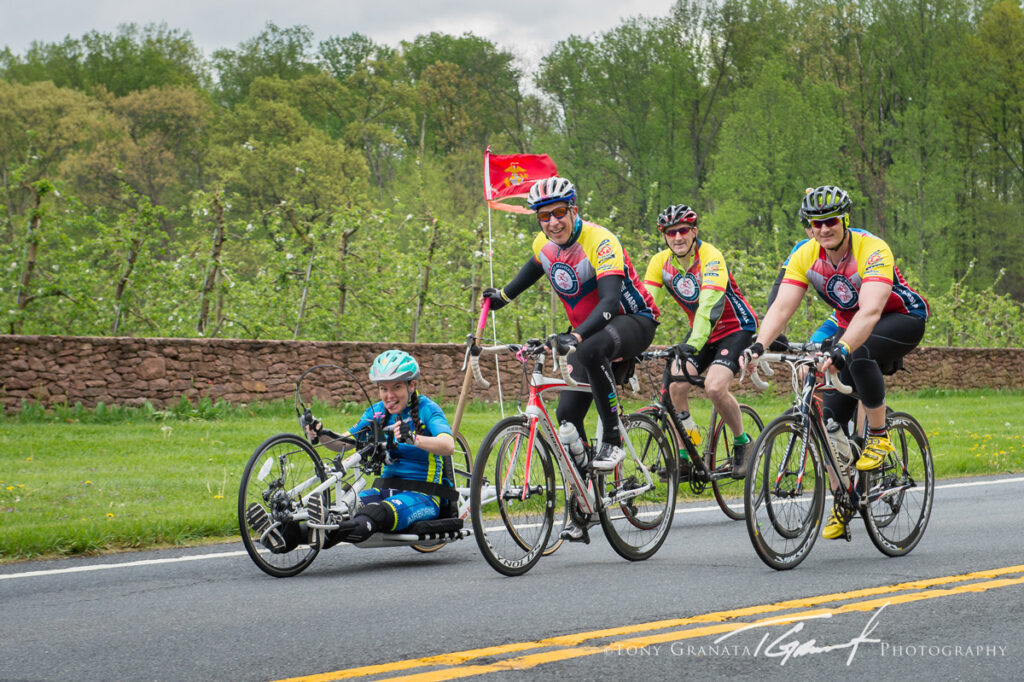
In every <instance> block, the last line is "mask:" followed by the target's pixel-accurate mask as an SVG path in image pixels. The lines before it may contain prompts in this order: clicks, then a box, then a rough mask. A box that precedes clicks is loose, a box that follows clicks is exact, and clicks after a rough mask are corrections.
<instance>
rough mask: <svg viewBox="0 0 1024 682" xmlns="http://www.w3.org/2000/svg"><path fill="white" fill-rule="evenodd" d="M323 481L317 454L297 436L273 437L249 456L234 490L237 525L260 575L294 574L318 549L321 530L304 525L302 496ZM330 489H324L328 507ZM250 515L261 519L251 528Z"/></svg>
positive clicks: (325, 502)
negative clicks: (261, 573) (261, 520)
mask: <svg viewBox="0 0 1024 682" xmlns="http://www.w3.org/2000/svg"><path fill="white" fill-rule="evenodd" d="M324 480H326V475H325V474H324V467H323V463H322V462H321V461H320V456H319V455H317V453H316V450H314V449H313V447H312V446H311V445H310V444H309V443H308V442H307V441H306V440H305V439H304V438H303V437H302V436H297V435H294V434H290V433H282V434H278V435H276V436H272V437H270V438H268V439H267V440H265V441H264V442H263V443H262V444H261V445H260V446H259V447H258V448H256V451H255V452H254V453H253V454H252V456H251V457H250V458H249V461H248V463H247V464H246V465H245V470H244V472H243V473H242V482H241V485H240V486H239V489H238V527H239V530H240V531H241V533H242V544H243V545H244V546H245V551H246V552H247V553H248V554H249V558H251V559H252V561H253V563H255V564H256V566H257V567H259V569H260V570H262V571H263V572H264V573H267V574H269V575H272V576H274V577H275V578H287V577H290V576H293V575H298V574H299V573H301V572H302V571H303V570H305V569H306V567H307V566H309V565H310V564H311V563H312V562H313V559H315V558H316V555H317V554H318V553H319V552H320V542H321V534H320V533H311V532H310V531H309V530H308V529H307V528H306V524H305V518H306V509H305V502H304V499H303V498H304V496H306V495H308V493H309V492H311V491H312V490H313V489H314V488H316V487H317V486H318V485H320V483H322V482H323V481H324ZM330 493H331V491H330V490H324V491H323V495H324V504H325V505H328V506H330ZM252 519H263V520H264V523H263V524H258V526H261V527H254V524H253V521H252ZM262 526H266V527H262ZM261 539H262V540H261Z"/></svg>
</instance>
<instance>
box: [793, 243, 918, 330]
mask: <svg viewBox="0 0 1024 682" xmlns="http://www.w3.org/2000/svg"><path fill="white" fill-rule="evenodd" d="M782 281H783V282H786V283H789V284H795V285H797V286H799V287H803V288H804V289H806V288H807V287H808V286H813V287H814V290H815V291H817V292H818V295H819V296H821V298H822V300H824V301H825V303H827V304H828V305H830V306H831V307H832V308H834V309H835V311H836V318H837V319H838V320H839V327H840V329H846V327H847V326H848V325H849V324H850V320H852V319H853V316H854V315H855V314H856V313H857V311H858V310H859V309H860V287H861V285H862V284H863V283H864V282H885V283H887V284H891V285H892V293H890V294H889V300H888V301H886V304H885V308H884V309H883V311H882V312H883V313H904V314H908V315H916V316H917V317H920V318H921V319H922V320H927V319H928V301H926V300H925V299H924V297H923V296H921V294H919V293H917V292H916V291H915V290H914V289H912V288H911V287H910V285H908V284H907V281H906V280H905V279H904V278H903V273H901V272H900V270H899V268H898V267H896V262H895V259H894V258H893V255H892V250H890V249H889V245H888V244H886V243H885V242H884V241H882V240H881V239H879V238H878V237H876V236H874V235H872V234H870V233H867V232H855V231H853V230H851V231H850V250H849V252H848V253H847V254H846V255H845V256H843V260H841V261H840V262H839V265H838V266H833V265H832V263H831V261H829V259H828V256H827V255H826V253H825V248H824V247H823V246H821V244H819V243H818V242H816V241H814V240H813V239H812V240H810V241H808V242H807V243H806V244H804V245H803V246H801V247H800V248H798V249H797V250H796V251H794V252H793V253H792V254H791V255H790V257H789V263H788V264H787V265H786V274H785V275H784V276H783V278H782Z"/></svg>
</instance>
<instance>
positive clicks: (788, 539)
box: [743, 344, 935, 570]
mask: <svg viewBox="0 0 1024 682" xmlns="http://www.w3.org/2000/svg"><path fill="white" fill-rule="evenodd" d="M826 357H827V356H825V355H824V354H823V353H821V351H820V346H818V345H817V344H789V348H788V351H784V352H779V353H774V352H769V353H765V354H764V355H762V356H761V358H760V359H759V360H758V362H757V364H756V366H755V368H754V369H753V370H752V372H751V381H752V382H753V383H754V384H755V385H756V386H758V387H759V388H766V387H767V384H766V383H765V382H764V381H763V380H762V379H761V378H760V375H759V372H764V373H765V374H768V375H770V374H772V370H771V367H770V366H769V364H768V363H771V362H782V363H785V364H787V365H788V366H789V369H790V372H791V375H792V377H791V378H792V386H793V391H794V394H795V396H796V399H795V401H794V404H793V406H792V407H791V408H790V409H789V410H787V411H786V412H785V413H783V414H782V415H781V416H779V417H778V418H776V419H775V420H773V421H772V422H770V423H769V424H768V425H767V426H766V427H765V428H764V430H763V431H762V432H761V436H760V437H759V438H758V440H757V443H756V445H755V446H754V452H753V456H752V458H751V461H750V466H749V467H748V469H747V480H746V485H745V487H744V495H743V501H744V506H745V508H746V516H747V519H746V521H747V532H748V535H749V536H750V540H751V543H752V544H753V545H754V550H755V551H756V552H757V555H758V556H759V557H760V558H761V560H762V561H764V562H765V563H766V564H767V565H769V566H771V567H772V568H774V569H777V570H786V569H790V568H793V567H795V566H797V565H799V564H800V562H801V561H803V560H804V559H805V558H806V557H807V554H808V553H809V552H810V551H811V547H813V546H814V542H815V540H816V539H817V537H818V529H819V527H820V525H821V520H822V515H823V514H824V511H825V489H826V487H827V486H829V482H830V480H831V481H832V482H833V485H832V489H833V493H832V494H833V507H834V510H835V512H836V513H837V514H839V515H840V516H841V518H842V519H843V520H844V521H846V522H849V521H850V520H851V519H852V518H853V517H854V516H855V515H857V514H858V513H859V514H860V515H861V516H862V517H863V519H864V525H865V527H866V528H867V532H868V536H869V537H870V538H871V541H872V543H874V545H875V547H877V548H878V549H879V551H881V552H882V553H883V554H886V555H888V556H902V555H904V554H907V553H908V552H910V551H911V550H913V549H914V547H916V546H917V543H918V542H920V540H921V538H922V536H923V535H924V532H925V528H926V527H927V526H928V519H929V516H930V514H931V509H932V497H933V494H934V486H935V481H934V473H933V470H932V454H931V447H930V445H929V443H928V437H927V436H926V435H925V433H924V429H922V428H921V425H920V424H919V423H918V422H917V420H916V419H914V417H912V416H911V415H909V414H907V413H905V412H892V411H890V412H888V413H887V415H886V429H887V431H888V435H889V438H890V440H891V441H892V444H893V446H894V447H895V454H892V455H889V456H888V457H886V458H885V460H884V461H883V462H882V465H881V466H880V467H878V468H877V469H873V470H871V471H859V470H858V469H857V468H856V466H855V465H856V461H857V458H858V457H859V455H860V449H861V446H862V444H863V438H856V437H855V438H847V436H846V434H845V433H844V432H843V430H842V429H841V428H837V425H835V424H826V422H825V420H824V417H823V415H822V398H823V394H824V393H825V392H827V391H833V390H838V391H840V392H842V393H844V394H848V395H851V396H854V397H855V394H854V393H853V390H852V388H850V387H849V386H846V385H845V384H843V383H842V382H841V381H840V380H839V378H838V376H836V375H835V374H833V373H832V372H823V371H822V370H821V365H822V363H823V361H824V360H825V358H826ZM805 371H806V374H805ZM801 376H802V377H803V378H802V379H801ZM829 427H831V428H829ZM865 428H866V427H865ZM845 538H846V540H850V538H851V535H850V529H849V526H848V525H847V527H846V532H845Z"/></svg>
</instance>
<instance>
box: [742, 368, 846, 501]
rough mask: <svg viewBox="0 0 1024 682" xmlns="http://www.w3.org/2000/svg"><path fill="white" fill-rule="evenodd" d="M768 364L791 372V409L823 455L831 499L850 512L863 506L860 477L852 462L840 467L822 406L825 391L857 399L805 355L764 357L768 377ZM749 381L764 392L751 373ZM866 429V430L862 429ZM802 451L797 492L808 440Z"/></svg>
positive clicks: (788, 454) (782, 466) (782, 464)
mask: <svg viewBox="0 0 1024 682" xmlns="http://www.w3.org/2000/svg"><path fill="white" fill-rule="evenodd" d="M769 362H784V363H786V364H787V365H789V367H790V370H791V371H792V374H793V387H794V390H795V392H796V394H797V399H796V401H795V403H794V406H795V407H796V408H797V409H798V411H799V413H800V416H801V419H802V421H803V429H804V431H805V432H806V433H807V434H809V435H811V436H812V437H813V438H814V440H815V441H816V442H817V443H818V446H819V449H820V450H821V453H822V464H823V465H824V466H825V469H826V472H827V474H828V475H829V478H830V480H831V481H833V482H834V485H832V486H831V487H832V493H833V495H834V496H835V497H836V498H837V499H838V500H840V501H841V502H844V503H846V502H847V501H848V506H850V508H851V509H859V508H860V507H861V506H862V499H861V495H860V492H859V491H858V484H859V482H860V480H861V477H860V476H858V474H857V469H855V468H854V467H853V460H852V459H851V461H850V462H849V463H845V464H844V465H840V463H839V457H838V455H837V454H836V452H835V449H834V448H833V447H832V441H831V439H830V438H829V437H828V435H827V433H826V431H825V418H824V415H823V413H822V404H823V401H824V396H823V395H822V392H824V391H830V390H832V391H839V392H840V393H844V394H846V395H850V396H852V397H856V394H855V393H854V392H853V389H852V388H851V387H849V386H846V385H845V384H843V383H842V382H841V381H839V378H838V376H837V375H834V374H831V373H828V372H822V371H821V370H820V369H818V364H817V361H816V360H815V359H814V358H813V357H812V356H810V355H807V354H788V353H767V354H765V355H764V356H762V357H761V358H760V360H759V366H760V368H761V369H762V370H764V371H766V373H770V371H771V370H770V369H766V368H767V367H768V365H767V363H769ZM801 366H802V367H806V368H807V370H808V372H807V376H805V377H804V379H803V383H802V385H800V386H799V390H796V389H797V386H798V385H797V376H798V373H799V372H798V367H801ZM751 381H752V382H753V383H754V385H755V386H758V387H759V388H764V387H765V386H766V384H763V382H760V380H759V377H758V375H757V374H756V370H755V373H753V374H752V375H751ZM865 428H866V427H865ZM802 442H803V451H802V452H801V453H800V462H799V468H798V469H797V471H798V475H797V485H798V487H799V488H802V486H803V478H804V474H805V473H806V470H807V469H806V467H807V455H808V452H807V450H808V447H809V441H808V439H806V438H804V439H802ZM792 447H793V439H792V438H791V439H790V443H789V445H788V448H787V452H786V456H785V457H784V458H783V459H782V461H781V462H780V467H779V471H778V472H777V473H776V479H775V481H774V485H775V486H776V490H777V489H778V488H777V486H778V484H779V481H780V480H781V478H782V472H783V471H784V470H785V469H786V465H787V464H788V463H789V461H790V457H791V456H792Z"/></svg>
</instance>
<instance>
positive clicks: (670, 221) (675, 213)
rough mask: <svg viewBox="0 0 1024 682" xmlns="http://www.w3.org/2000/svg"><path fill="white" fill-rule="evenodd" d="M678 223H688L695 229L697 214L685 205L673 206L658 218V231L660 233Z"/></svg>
mask: <svg viewBox="0 0 1024 682" xmlns="http://www.w3.org/2000/svg"><path fill="white" fill-rule="evenodd" d="M679 223H688V224H690V225H693V226H694V227H697V212H696V211H694V210H693V209H692V208H690V207H689V206H687V205H686V204H674V205H672V206H669V207H668V208H666V209H665V210H664V211H662V212H661V215H659V216H658V229H659V230H661V231H664V230H665V228H667V227H671V226H673V225H678V224H679Z"/></svg>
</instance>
